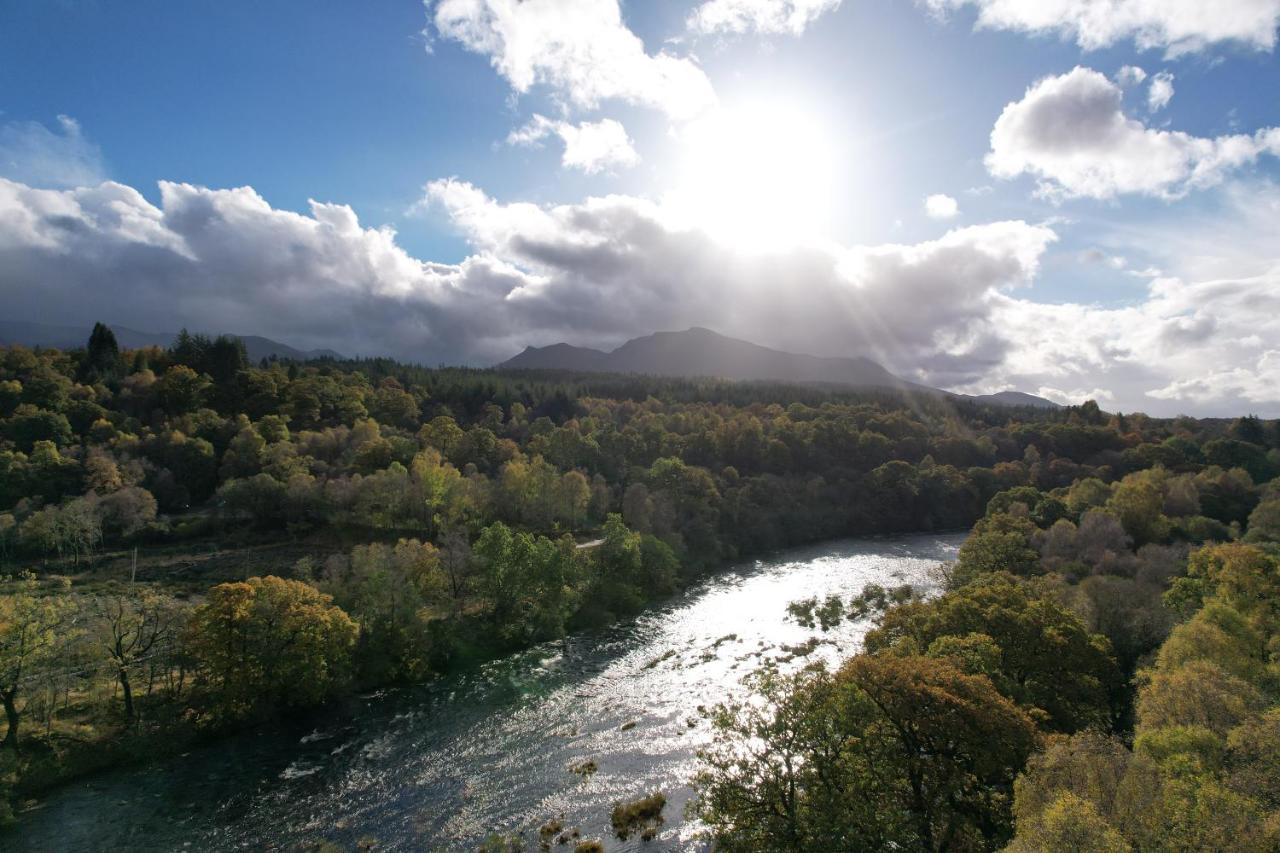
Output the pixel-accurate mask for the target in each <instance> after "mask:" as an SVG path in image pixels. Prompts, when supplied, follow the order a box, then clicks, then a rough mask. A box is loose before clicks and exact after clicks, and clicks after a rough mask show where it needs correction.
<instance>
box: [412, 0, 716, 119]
mask: <svg viewBox="0 0 1280 853" xmlns="http://www.w3.org/2000/svg"><path fill="white" fill-rule="evenodd" d="M426 5H427V9H428V11H429V13H431V14H432V21H433V23H434V25H435V29H436V31H437V32H438V33H439V34H440V36H441V37H443V38H447V39H451V40H453V41H456V42H458V43H459V44H461V45H462V46H463V47H465V48H466V49H467V50H470V51H472V52H475V53H480V54H484V55H485V56H488V57H489V61H490V63H491V64H492V65H493V67H494V69H495V70H496V71H497V72H498V73H499V74H501V75H502V76H503V77H504V78H506V80H507V82H508V83H510V84H511V87H512V88H513V89H514V90H515V91H516V92H518V93H521V94H523V93H526V92H528V91H529V90H530V89H532V88H533V87H534V86H537V85H542V86H546V87H547V88H548V89H550V90H551V92H552V93H553V94H554V95H555V96H556V97H557V98H558V99H560V100H561V102H562V103H563V104H565V105H566V106H571V107H576V108H582V109H591V108H595V107H597V106H599V105H600V103H601V102H603V101H608V100H618V101H623V102H626V103H631V104H639V105H642V106H645V107H651V108H653V109H657V110H661V111H662V112H664V113H666V114H668V115H670V116H672V117H673V118H677V119H687V118H691V117H693V116H695V115H697V114H699V113H700V112H702V111H703V110H705V109H706V108H707V107H709V106H710V105H711V104H713V103H714V102H715V93H714V91H713V89H712V87H711V82H710V80H708V79H707V76H706V74H704V73H703V71H702V69H701V68H699V67H698V65H697V64H696V63H695V62H694V61H693V60H691V59H689V58H687V57H678V56H674V55H672V54H670V53H667V52H659V53H656V54H650V53H647V52H646V51H645V46H644V43H643V42H642V41H641V40H640V38H639V37H638V36H636V34H635V33H633V32H632V31H631V30H630V29H628V28H627V26H626V24H625V23H623V20H622V11H621V9H620V8H619V6H618V2H617V0H438V2H436V0H426Z"/></svg>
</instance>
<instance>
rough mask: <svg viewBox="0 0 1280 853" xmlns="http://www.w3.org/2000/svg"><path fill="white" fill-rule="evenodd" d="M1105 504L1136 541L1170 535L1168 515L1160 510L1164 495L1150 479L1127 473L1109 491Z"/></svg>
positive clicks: (1162, 506) (1152, 539)
mask: <svg viewBox="0 0 1280 853" xmlns="http://www.w3.org/2000/svg"><path fill="white" fill-rule="evenodd" d="M1106 508H1107V511H1108V512H1110V513H1112V514H1113V515H1115V516H1116V518H1118V519H1120V523H1121V524H1122V525H1124V529H1125V532H1126V533H1128V534H1129V535H1130V536H1132V537H1133V541H1134V543H1136V544H1137V545H1145V544H1146V543H1148V542H1162V541H1164V540H1165V539H1166V538H1167V537H1168V536H1169V519H1167V518H1165V517H1164V514H1163V512H1162V510H1163V508H1164V495H1163V493H1161V491H1160V489H1159V488H1157V487H1156V485H1155V484H1154V483H1152V482H1150V481H1149V480H1144V479H1133V478H1130V477H1126V478H1125V479H1124V481H1123V482H1121V483H1120V484H1119V485H1117V486H1116V487H1115V490H1114V491H1113V492H1112V493H1111V498H1110V499H1109V500H1108V501H1107V506H1106Z"/></svg>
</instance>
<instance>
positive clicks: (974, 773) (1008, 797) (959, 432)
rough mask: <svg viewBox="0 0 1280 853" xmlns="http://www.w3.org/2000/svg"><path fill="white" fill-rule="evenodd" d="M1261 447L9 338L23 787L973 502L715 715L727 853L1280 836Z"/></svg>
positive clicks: (6, 694)
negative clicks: (815, 662) (845, 631)
mask: <svg viewBox="0 0 1280 853" xmlns="http://www.w3.org/2000/svg"><path fill="white" fill-rule="evenodd" d="M1277 474H1280V429H1278V425H1277V423H1275V422H1263V421H1260V420H1258V419H1256V418H1249V417H1245V418H1240V419H1237V420H1234V421H1204V420H1201V421H1197V420H1192V419H1189V418H1182V419H1177V420H1156V419H1151V418H1147V417H1145V416H1142V415H1129V416H1122V415H1118V414H1117V415H1108V414H1105V413H1103V412H1102V411H1100V410H1099V408H1098V407H1097V406H1096V405H1094V404H1092V403H1089V404H1085V405H1084V406H1080V407H1075V408H1069V409H1062V410H1050V411H1046V410H1037V409H1013V408H1006V407H1000V406H992V405H987V406H979V405H976V404H972V403H964V402H957V401H954V400H950V399H947V398H944V397H942V396H919V397H907V396H903V395H896V394H871V393H865V392H862V393H855V392H852V391H838V390H832V389H822V388H810V387H798V386H781V385H769V384H753V383H724V382H716V381H711V380H707V381H691V380H675V379H657V378H650V377H635V376H606V375H587V376H583V375H567V374H555V373H545V372H537V373H522V372H506V373H502V372H494V371H484V370H467V369H443V368H442V369H426V368H421V367H415V366H410V365H404V364H398V363H395V362H391V361H388V360H356V361H317V362H310V363H305V364H304V363H287V364H286V363H261V364H258V365H252V364H250V363H248V361H247V359H246V357H245V354H244V350H243V347H242V345H241V344H240V343H239V342H238V341H236V340H235V339H232V338H218V339H208V338H204V337H202V336H197V335H188V334H186V333H183V334H182V335H180V336H179V337H178V339H177V340H175V341H174V343H173V345H172V346H171V347H170V348H168V349H158V348H151V349H144V350H133V351H121V350H119V348H118V347H117V346H116V344H115V341H114V338H113V337H112V335H111V333H110V331H109V330H107V329H106V328H105V327H103V326H98V327H97V328H95V330H94V334H93V336H92V338H91V339H90V340H89V341H88V342H87V344H86V347H85V348H84V349H81V350H74V351H57V350H35V351H32V350H28V349H24V348H21V347H13V348H8V349H3V348H0V571H2V572H3V573H5V574H7V575H8V579H7V580H6V581H4V582H3V587H4V588H3V590H0V702H2V703H3V706H4V709H5V713H6V726H5V732H6V733H5V736H4V744H3V749H2V750H0V772H2V773H3V776H4V781H3V784H4V786H5V789H6V793H7V797H6V800H7V802H13V801H14V800H15V798H22V797H26V796H30V795H31V794H33V793H36V792H38V791H40V790H41V789H42V788H44V787H47V786H48V785H50V784H52V783H54V782H56V781H59V780H61V779H64V778H67V777H69V776H71V775H74V774H76V773H79V772H83V771H85V770H87V769H91V768H93V767H95V766H103V765H106V764H111V763H115V762H118V761H123V760H128V759H129V758H131V757H132V756H133V755H135V754H137V753H138V752H139V751H140V747H139V745H140V744H142V743H147V744H149V745H151V746H149V748H150V749H154V745H155V744H157V743H175V744H178V743H186V742H189V740H190V739H191V738H193V737H200V736H206V735H210V734H212V733H217V732H221V731H225V730H226V729H228V728H230V727H234V726H237V725H243V724H244V723H246V722H247V721H262V720H268V719H271V718H273V717H278V716H281V715H295V714H298V713H302V712H303V711H304V710H305V708H307V707H308V706H315V705H320V704H323V703H326V702H330V701H334V700H340V699H341V697H343V696H345V695H349V694H350V693H351V692H353V691H355V690H358V689H362V688H364V687H367V686H370V685H376V684H386V683H391V682H404V681H413V680H418V679H422V678H424V677H428V676H429V675H431V674H432V673H436V672H441V671H444V670H446V669H448V668H451V667H456V666H462V665H466V664H467V663H469V662H472V661H475V660H477V659H481V658H484V657H486V656H491V655H494V654H500V653H502V652H504V651H507V650H511V649H516V648H520V647H523V646H526V645H528V644H530V643H534V642H538V641H541V640H545V639H549V638H554V637H557V636H560V635H563V634H564V633H565V632H567V631H571V630H578V629H589V628H591V627H593V626H598V625H602V624H605V623H607V622H609V621H611V620H614V619H617V618H622V617H626V616H629V615H632V614H635V613H636V612H638V611H639V610H640V609H642V608H643V607H644V606H645V605H646V604H647V603H648V602H650V601H652V600H654V599H656V598H660V597H663V596H666V595H669V594H671V593H672V592H674V591H675V590H677V589H678V588H680V587H681V586H682V585H684V584H687V583H688V582H689V581H690V580H691V579H693V578H695V577H697V576H698V575H699V574H700V573H702V572H705V571H709V570H712V569H714V568H715V567H717V566H719V565H722V564H724V563H725V562H726V561H729V560H733V559H736V558H739V557H741V556H744V555H749V554H754V553H760V552H764V551H768V550H770V549H775V548H779V547H784V546H787V545H792V544H798V543H802V542H809V541H815V540H819V539H822V538H828V537H836V536H844V535H853V534H874V533H891V532H906V531H924V530H958V529H968V528H970V527H971V526H972V527H973V533H972V535H971V536H970V538H969V539H968V540H967V542H966V543H965V545H964V547H963V549H962V551H961V554H960V559H959V560H958V561H957V563H956V564H955V565H954V566H952V567H950V569H949V572H948V578H947V582H946V588H945V591H944V592H943V594H942V595H940V596H939V597H935V598H931V599H928V600H923V599H921V598H920V597H919V596H918V595H917V594H916V593H915V592H914V591H912V590H899V591H892V592H887V591H883V590H869V591H868V593H867V594H866V595H864V596H863V597H861V598H859V599H855V600H854V601H848V602H845V601H840V600H832V601H824V602H810V603H809V605H810V606H809V607H808V608H807V609H806V608H804V607H801V608H798V609H797V613H796V618H798V619H801V620H808V623H810V624H813V625H814V626H815V628H817V627H818V626H819V624H821V625H829V624H830V622H831V621H833V620H839V619H844V618H862V617H865V616H866V615H868V614H869V613H875V614H877V618H878V622H877V627H876V628H875V630H874V631H873V632H872V633H871V634H870V635H869V637H868V640H867V649H866V652H865V653H863V654H861V655H859V656H857V657H855V658H853V659H851V660H850V661H848V663H847V664H846V665H845V666H844V667H842V668H841V669H839V670H838V671H835V672H827V671H821V670H816V669H810V670H805V671H804V672H803V673H801V674H799V675H783V674H780V673H775V672H769V671H764V672H761V673H760V674H758V675H757V676H756V681H757V684H758V687H759V689H760V691H761V692H762V693H763V694H765V695H767V696H768V697H770V698H771V699H772V700H773V701H772V702H771V703H769V704H765V705H761V704H758V703H747V704H744V705H740V706H725V707H720V708H718V709H716V710H715V711H714V712H712V716H713V723H714V725H715V731H716V738H715V740H714V742H713V743H712V745H711V746H710V747H708V748H707V750H706V751H705V753H704V755H703V757H702V771H701V773H700V776H699V779H698V785H699V787H700V790H701V792H702V796H701V800H700V805H699V810H700V813H701V816H702V817H703V819H704V820H706V821H707V822H708V824H709V825H710V826H711V827H712V829H713V831H714V832H715V833H716V834H717V837H718V844H719V846H720V849H723V850H764V849H770V850H772V849H789V850H811V849H848V850H862V849H871V848H877V847H885V846H890V845H892V846H898V847H901V848H903V849H928V850H939V851H940V850H974V849H994V848H999V847H1002V846H1004V845H1006V844H1009V843H1012V844H1013V845H1014V846H1015V847H1017V849H1020V850H1041V849H1063V848H1067V847H1071V848H1073V849H1081V850H1127V849H1142V850H1148V849H1152V850H1154V849H1192V848H1194V849H1204V848H1206V847H1208V848H1214V847H1219V846H1220V845H1221V848H1220V849H1225V848H1226V847H1230V848H1232V849H1258V850H1264V849H1275V847H1276V846H1277V845H1278V844H1280V800H1277V799H1276V793H1275V792H1276V791H1280V777H1277V773H1278V772H1280V771H1277V769H1276V768H1278V767H1280V711H1278V710H1276V709H1275V708H1274V707H1273V706H1275V705H1276V703H1277V701H1278V700H1280V657H1277V656H1278V655H1280V622H1277V619H1280V616H1277V613H1280V589H1277V585H1280V563H1278V562H1277V553H1280V552H1277V550H1276V545H1275V543H1276V542H1277V541H1280V481H1277V480H1276V479H1275V478H1276V476H1277ZM135 555H141V556H140V557H137V556H135ZM264 555H265V556H264ZM228 566H230V568H228ZM749 738H750V739H755V740H753V742H755V743H763V744H765V745H766V746H767V748H766V749H764V750H753V751H752V753H751V754H752V759H751V760H749V761H744V760H743V759H742V755H743V753H742V745H743V744H744V743H745V742H746V741H747V739H749ZM1167 827H1177V831H1176V832H1173V831H1170V830H1168V829H1167Z"/></svg>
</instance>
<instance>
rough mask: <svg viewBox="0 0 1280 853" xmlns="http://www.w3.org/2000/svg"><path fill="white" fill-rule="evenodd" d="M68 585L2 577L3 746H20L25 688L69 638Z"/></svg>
mask: <svg viewBox="0 0 1280 853" xmlns="http://www.w3.org/2000/svg"><path fill="white" fill-rule="evenodd" d="M70 586H71V584H70V582H69V581H63V582H62V583H61V584H60V585H57V586H56V587H55V588H54V589H52V590H48V591H45V590H41V589H40V584H39V583H38V581H37V580H36V578H35V575H31V574H27V575H20V576H18V577H11V578H7V579H5V580H3V581H0V704H3V705H4V713H5V718H6V721H7V723H8V728H7V729H6V730H5V736H4V743H3V745H4V746H7V747H9V748H10V749H13V750H17V748H18V727H19V725H20V724H21V722H22V707H21V706H20V704H19V703H20V700H21V698H22V695H23V690H24V689H25V688H26V687H27V686H28V684H29V682H30V681H31V680H32V678H33V677H34V676H35V675H36V674H37V673H38V672H39V671H40V670H42V669H45V668H47V667H50V666H53V665H55V664H56V662H57V660H58V651H59V649H60V648H61V647H62V645H63V644H64V643H66V642H67V641H68V640H69V639H70V636H71V631H70V628H71V627H72V625H73V624H74V621H75V615H76V608H75V601H74V600H73V599H72V598H71V597H70V596H69V595H68V594H67V592H66V590H67V589H68V588H70Z"/></svg>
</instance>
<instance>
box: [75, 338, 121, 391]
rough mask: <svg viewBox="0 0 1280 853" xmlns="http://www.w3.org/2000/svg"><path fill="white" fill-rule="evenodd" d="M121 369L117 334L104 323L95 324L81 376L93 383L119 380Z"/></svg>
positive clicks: (82, 365) (82, 364)
mask: <svg viewBox="0 0 1280 853" xmlns="http://www.w3.org/2000/svg"><path fill="white" fill-rule="evenodd" d="M120 368H121V362H120V346H119V344H117V343H116V336H115V333H114V332H112V331H111V329H110V328H109V327H107V326H105V325H103V324H102V323H94V324H93V331H92V332H90V333H89V345H88V346H87V347H86V349H85V354H84V361H83V362H81V371H80V372H81V375H82V376H83V377H84V378H85V379H86V380H88V381H89V382H90V383H92V382H94V381H97V380H100V379H114V378H117V377H118V376H119V374H120Z"/></svg>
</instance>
